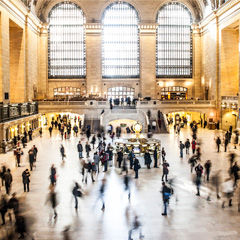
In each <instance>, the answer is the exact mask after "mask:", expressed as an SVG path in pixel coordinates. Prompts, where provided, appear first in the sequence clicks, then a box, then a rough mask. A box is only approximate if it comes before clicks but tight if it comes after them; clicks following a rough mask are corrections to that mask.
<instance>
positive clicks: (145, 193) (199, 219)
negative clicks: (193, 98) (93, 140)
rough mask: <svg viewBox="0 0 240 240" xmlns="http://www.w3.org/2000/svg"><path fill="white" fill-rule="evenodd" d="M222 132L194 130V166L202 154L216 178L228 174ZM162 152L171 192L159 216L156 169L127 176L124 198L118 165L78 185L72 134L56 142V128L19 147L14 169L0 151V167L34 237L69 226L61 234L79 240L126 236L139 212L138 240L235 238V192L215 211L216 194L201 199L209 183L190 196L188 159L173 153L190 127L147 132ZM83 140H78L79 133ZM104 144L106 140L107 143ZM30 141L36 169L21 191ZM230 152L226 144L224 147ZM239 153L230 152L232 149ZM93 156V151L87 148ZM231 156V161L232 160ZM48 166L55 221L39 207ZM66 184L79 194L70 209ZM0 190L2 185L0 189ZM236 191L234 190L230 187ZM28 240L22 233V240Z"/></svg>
mask: <svg viewBox="0 0 240 240" xmlns="http://www.w3.org/2000/svg"><path fill="white" fill-rule="evenodd" d="M218 134H222V133H221V132H215V131H211V130H206V129H199V131H198V138H199V139H200V140H201V148H202V163H205V161H206V160H208V159H210V160H211V161H212V163H213V168H212V172H215V171H217V170H219V169H221V170H222V180H224V179H225V178H227V177H228V173H227V170H228V167H229V161H228V159H227V153H224V152H223V149H222V151H221V152H220V153H216V147H215V142H214V138H215V137H216V135H218ZM154 137H155V138H159V139H160V140H161V142H162V146H164V147H165V149H166V153H167V155H166V159H167V161H168V162H169V164H170V174H169V177H170V178H173V177H174V178H175V180H176V181H175V187H174V189H175V194H174V195H173V196H172V197H171V200H170V206H169V208H170V209H169V211H168V216H162V214H161V213H162V211H163V203H162V197H161V193H160V190H161V184H162V182H161V175H162V168H161V167H160V168H158V169H154V168H152V169H150V170H148V169H146V168H142V169H140V171H139V179H138V180H135V179H132V181H131V190H132V196H131V201H130V202H129V201H128V197H127V193H126V192H125V191H124V186H123V179H122V176H121V175H119V172H120V171H119V169H116V168H115V167H112V168H110V169H109V171H108V172H107V174H105V173H103V172H101V173H100V174H99V175H98V176H97V177H96V182H95V183H92V182H91V180H90V177H89V181H88V183H87V184H85V183H84V184H83V183H82V182H81V172H80V171H81V169H80V163H79V159H78V153H77V147H76V145H77V143H78V141H79V139H80V136H78V137H71V138H70V139H69V140H63V141H62V140H61V138H60V135H59V134H58V132H57V130H54V132H53V136H52V138H50V137H49V134H48V131H45V132H44V134H43V137H42V138H36V139H34V140H33V141H32V142H30V143H28V145H27V148H26V149H24V152H25V154H24V155H23V156H22V163H21V167H20V168H16V167H15V159H14V156H13V153H12V152H9V153H7V154H5V155H0V161H1V164H2V165H3V164H5V165H7V166H8V167H10V168H11V169H12V172H13V178H14V181H13V186H12V192H13V191H14V192H17V194H18V196H21V198H22V199H23V201H24V203H25V204H24V206H25V213H26V216H27V223H28V226H29V229H30V230H29V231H30V235H32V236H34V239H36V240H38V239H39V240H40V239H49V240H50V239H54V240H58V239H67V238H64V234H63V230H64V229H65V228H66V227H67V226H69V227H70V228H69V239H73V240H76V239H81V240H96V239H99V240H124V239H125V240H127V239H128V231H129V229H131V226H132V221H133V217H134V216H135V215H138V216H139V220H140V221H141V223H142V232H143V234H144V236H145V238H144V239H146V240H160V239H163V240H165V239H168V240H170V239H174V240H176V239H183V240H192V239H194V240H197V239H201V240H203V239H204V240H210V239H224V240H226V239H231V240H234V239H240V213H239V212H238V209H237V203H238V194H237V193H236V194H235V197H234V201H233V207H232V208H229V207H226V208H225V209H222V208H221V204H222V199H220V200H217V199H216V194H214V193H213V194H212V200H211V201H206V198H207V196H208V193H209V191H210V188H211V187H210V184H206V183H204V184H203V185H202V188H201V197H197V196H196V195H195V194H196V188H195V185H194V182H193V179H194V176H195V174H191V173H190V167H189V165H188V162H187V160H188V156H186V155H185V154H184V158H183V159H180V158H179V148H178V144H179V140H184V141H185V139H186V138H189V137H190V130H189V129H184V130H183V131H182V132H181V133H180V137H177V136H176V135H175V134H174V133H173V132H171V133H170V134H155V135H154ZM81 138H82V140H83V142H85V141H86V138H85V137H82V136H81ZM107 142H108V141H107ZM62 143H63V145H64V146H65V149H66V155H67V157H66V161H65V163H64V164H63V163H62V160H61V157H60V151H59V148H60V144H62ZM33 144H35V145H37V147H38V150H39V153H38V159H37V166H36V169H34V170H33V171H32V173H31V183H30V192H29V193H23V186H22V179H21V174H22V172H23V170H24V169H25V168H27V167H28V155H27V151H28V149H29V148H30V147H31V146H32V145H33ZM230 149H233V146H231V145H230ZM238 151H239V150H236V153H238ZM91 154H93V151H92V152H91ZM237 160H238V159H237ZM53 163H54V164H55V165H56V167H57V172H58V179H57V188H56V191H57V193H58V197H59V205H58V207H57V212H58V218H57V220H56V222H54V221H52V222H49V213H50V208H49V207H48V205H46V204H45V202H46V198H47V194H48V187H49V183H50V181H49V175H50V167H51V164H53ZM102 178H106V179H107V188H106V194H105V202H106V209H105V211H104V212H102V211H101V201H100V200H97V199H98V195H99V194H98V193H99V187H100V183H101V179H102ZM74 181H78V182H79V183H81V185H82V187H83V189H84V191H85V194H86V195H85V196H84V198H81V199H80V200H79V209H78V212H77V213H76V211H75V209H74V199H73V197H72V188H73V184H74ZM1 191H2V192H5V190H4V188H3V187H2V189H1ZM237 192H238V191H237ZM132 238H133V239H139V236H138V231H136V232H133V235H132ZM29 239H30V238H29Z"/></svg>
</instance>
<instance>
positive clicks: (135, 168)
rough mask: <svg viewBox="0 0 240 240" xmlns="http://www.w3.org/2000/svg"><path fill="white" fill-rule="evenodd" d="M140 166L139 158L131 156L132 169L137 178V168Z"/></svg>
mask: <svg viewBox="0 0 240 240" xmlns="http://www.w3.org/2000/svg"><path fill="white" fill-rule="evenodd" d="M140 168H141V166H140V163H139V160H138V159H137V158H135V157H134V158H133V171H134V172H135V178H138V170H139V169H140Z"/></svg>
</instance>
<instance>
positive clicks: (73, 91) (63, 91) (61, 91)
mask: <svg viewBox="0 0 240 240" xmlns="http://www.w3.org/2000/svg"><path fill="white" fill-rule="evenodd" d="M53 95H54V96H59V95H60V96H65V95H72V96H80V95H81V89H80V88H75V87H60V88H54V89H53Z"/></svg>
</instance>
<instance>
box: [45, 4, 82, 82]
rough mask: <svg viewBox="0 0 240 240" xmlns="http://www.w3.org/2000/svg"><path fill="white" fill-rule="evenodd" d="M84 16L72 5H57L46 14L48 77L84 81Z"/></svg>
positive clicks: (80, 10) (77, 7)
mask: <svg viewBox="0 0 240 240" xmlns="http://www.w3.org/2000/svg"><path fill="white" fill-rule="evenodd" d="M84 23H85V17H84V13H83V11H82V9H81V8H80V7H79V6H77V5H76V4H74V3H70V2H64V3H59V4H57V5H56V6H55V7H54V8H53V9H52V10H51V11H50V13H49V29H48V77H49V78H65V79H67V78H85V77H86V51H85V32H84Z"/></svg>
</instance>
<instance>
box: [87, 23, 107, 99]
mask: <svg viewBox="0 0 240 240" xmlns="http://www.w3.org/2000/svg"><path fill="white" fill-rule="evenodd" d="M85 31H86V59H87V60H86V85H87V86H86V87H87V94H88V95H89V94H91V93H93V94H95V93H100V94H101V96H103V93H102V24H99V23H86V24H85Z"/></svg>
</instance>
